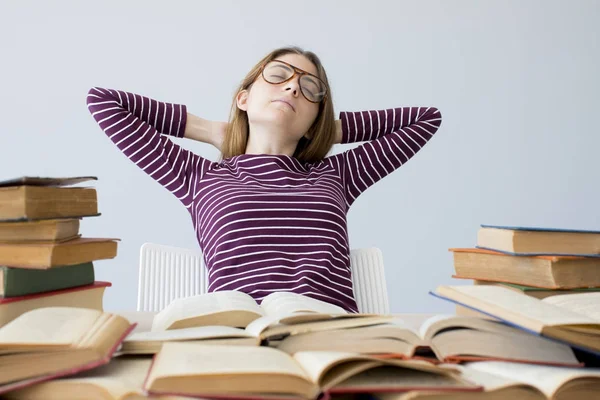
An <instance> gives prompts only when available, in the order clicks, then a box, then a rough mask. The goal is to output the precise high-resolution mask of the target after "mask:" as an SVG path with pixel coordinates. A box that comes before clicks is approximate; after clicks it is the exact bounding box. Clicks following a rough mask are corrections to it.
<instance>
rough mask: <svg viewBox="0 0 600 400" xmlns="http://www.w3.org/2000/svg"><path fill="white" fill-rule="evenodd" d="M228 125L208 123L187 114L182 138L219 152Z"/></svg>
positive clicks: (215, 122)
mask: <svg viewBox="0 0 600 400" xmlns="http://www.w3.org/2000/svg"><path fill="white" fill-rule="evenodd" d="M228 125H229V124H228V123H227V122H219V121H209V120H207V119H204V118H200V117H198V116H196V115H194V114H190V113H188V114H187V123H186V125H185V132H184V134H183V137H184V138H187V139H192V140H196V141H198V142H202V143H208V144H211V145H213V146H215V147H216V148H217V149H218V150H219V151H220V150H221V145H222V144H223V140H224V138H225V132H226V130H227V126H228Z"/></svg>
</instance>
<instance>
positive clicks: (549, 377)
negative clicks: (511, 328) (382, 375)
mask: <svg viewBox="0 0 600 400" xmlns="http://www.w3.org/2000/svg"><path fill="white" fill-rule="evenodd" d="M456 368H458V369H459V370H460V371H461V374H462V377H463V378H464V379H467V380H469V381H471V382H473V383H475V384H477V385H480V386H482V387H483V393H477V392H475V393H452V392H446V393H442V392H432V391H429V392H426V391H419V392H416V391H415V392H410V393H401V394H399V393H382V394H376V395H375V396H373V397H372V398H373V399H374V400H481V399H485V400H504V399H519V400H558V399H564V400H590V399H595V398H596V397H597V394H598V393H599V392H600V369H597V368H567V367H548V366H543V365H523V364H515V363H508V362H497V361H485V362H477V363H469V364H467V365H461V366H456Z"/></svg>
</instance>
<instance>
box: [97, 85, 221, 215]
mask: <svg viewBox="0 0 600 400" xmlns="http://www.w3.org/2000/svg"><path fill="white" fill-rule="evenodd" d="M87 106H88V109H89V111H90V113H91V114H92V116H93V117H94V119H95V120H96V122H97V123H98V125H100V128H102V130H103V131H104V132H105V133H106V135H107V136H108V137H109V138H110V140H111V141H112V142H113V143H114V144H115V145H116V146H117V147H118V148H119V150H121V152H122V153H123V154H125V156H127V157H128V158H129V159H130V160H131V161H133V162H134V163H135V164H136V165H137V166H138V167H140V168H141V169H142V170H143V171H144V172H146V173H147V174H148V175H150V176H151V177H152V178H153V179H154V180H156V181H157V182H158V183H160V184H161V185H162V186H163V187H165V188H166V189H167V190H169V191H170V192H171V193H173V194H174V195H175V196H176V197H177V198H178V199H179V200H180V201H181V202H182V203H183V204H184V205H185V206H186V207H187V208H188V209H190V207H191V204H192V197H193V189H194V188H193V185H194V184H195V183H196V182H197V181H198V179H199V178H201V177H202V175H203V174H204V172H205V171H206V170H207V169H208V168H209V167H210V164H212V162H211V161H209V160H206V159H205V158H203V157H200V156H198V155H197V154H194V153H192V152H190V151H188V150H185V149H183V148H182V147H181V146H179V145H177V144H175V143H173V142H172V141H171V140H170V139H169V138H168V137H167V136H165V135H169V136H174V137H183V134H184V131H185V125H186V121H187V109H186V106H185V105H182V104H172V103H164V102H159V101H157V100H153V99H150V98H148V97H144V96H141V95H139V94H133V93H128V92H123V91H119V90H113V89H103V88H98V87H94V88H92V89H90V91H89V92H88V96H87ZM161 134H162V135H161Z"/></svg>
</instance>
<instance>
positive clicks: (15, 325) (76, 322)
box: [0, 307, 103, 353]
mask: <svg viewBox="0 0 600 400" xmlns="http://www.w3.org/2000/svg"><path fill="white" fill-rule="evenodd" d="M102 315H103V312H102V311H98V310H92V309H87V308H74V307H46V308H38V309H35V310H32V311H29V312H26V313H24V314H22V315H20V316H19V317H17V318H16V319H14V320H12V321H11V322H9V323H8V324H6V325H4V326H3V327H2V328H0V353H1V352H3V350H4V348H9V349H10V348H14V346H15V345H24V346H45V347H48V346H69V345H71V344H75V343H76V342H78V341H79V340H80V339H81V338H82V337H84V336H85V335H86V334H87V333H88V331H89V330H90V329H91V328H92V327H93V326H94V324H95V322H96V321H97V320H98V318H100V317H101V316H102ZM32 350H36V349H35V347H32Z"/></svg>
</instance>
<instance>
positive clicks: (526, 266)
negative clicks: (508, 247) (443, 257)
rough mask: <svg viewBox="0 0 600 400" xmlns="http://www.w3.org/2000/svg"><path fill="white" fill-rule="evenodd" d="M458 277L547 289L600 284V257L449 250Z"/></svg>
mask: <svg viewBox="0 0 600 400" xmlns="http://www.w3.org/2000/svg"><path fill="white" fill-rule="evenodd" d="M450 250H451V251H452V252H453V255H454V271H455V273H456V277H458V278H466V279H478V280H486V281H495V282H506V283H514V284H518V285H526V286H534V287H539V288H546V289H575V288H585V287H600V258H598V257H578V256H512V255H507V254H504V253H500V252H496V251H491V250H484V249H450Z"/></svg>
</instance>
